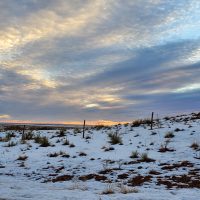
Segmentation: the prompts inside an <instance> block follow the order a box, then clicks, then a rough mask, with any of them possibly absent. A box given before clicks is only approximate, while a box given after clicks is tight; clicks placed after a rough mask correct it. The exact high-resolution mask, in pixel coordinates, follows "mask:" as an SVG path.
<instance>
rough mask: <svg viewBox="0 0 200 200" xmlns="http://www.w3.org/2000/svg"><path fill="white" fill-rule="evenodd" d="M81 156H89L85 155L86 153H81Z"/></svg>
mask: <svg viewBox="0 0 200 200" xmlns="http://www.w3.org/2000/svg"><path fill="white" fill-rule="evenodd" d="M79 156H87V154H86V153H84V152H80V153H79Z"/></svg>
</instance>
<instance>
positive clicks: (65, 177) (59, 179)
mask: <svg viewBox="0 0 200 200" xmlns="http://www.w3.org/2000/svg"><path fill="white" fill-rule="evenodd" d="M73 177H74V176H72V175H62V176H58V177H56V178H54V179H52V180H51V182H53V183H55V182H63V181H70V180H72V178H73Z"/></svg>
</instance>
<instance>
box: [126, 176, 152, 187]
mask: <svg viewBox="0 0 200 200" xmlns="http://www.w3.org/2000/svg"><path fill="white" fill-rule="evenodd" d="M152 178H153V177H152V176H150V175H148V176H141V175H138V176H135V177H133V178H132V179H130V180H129V181H128V185H129V186H141V185H143V184H144V183H145V182H151V179H152Z"/></svg>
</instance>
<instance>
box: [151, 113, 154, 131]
mask: <svg viewBox="0 0 200 200" xmlns="http://www.w3.org/2000/svg"><path fill="white" fill-rule="evenodd" d="M153 114H154V113H153V112H152V113H151V130H152V129H153Z"/></svg>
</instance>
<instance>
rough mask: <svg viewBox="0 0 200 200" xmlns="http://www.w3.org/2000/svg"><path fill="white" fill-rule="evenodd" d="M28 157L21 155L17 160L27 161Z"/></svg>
mask: <svg viewBox="0 0 200 200" xmlns="http://www.w3.org/2000/svg"><path fill="white" fill-rule="evenodd" d="M27 158H28V156H27V155H21V156H19V157H18V158H17V160H23V161H24V160H27Z"/></svg>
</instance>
